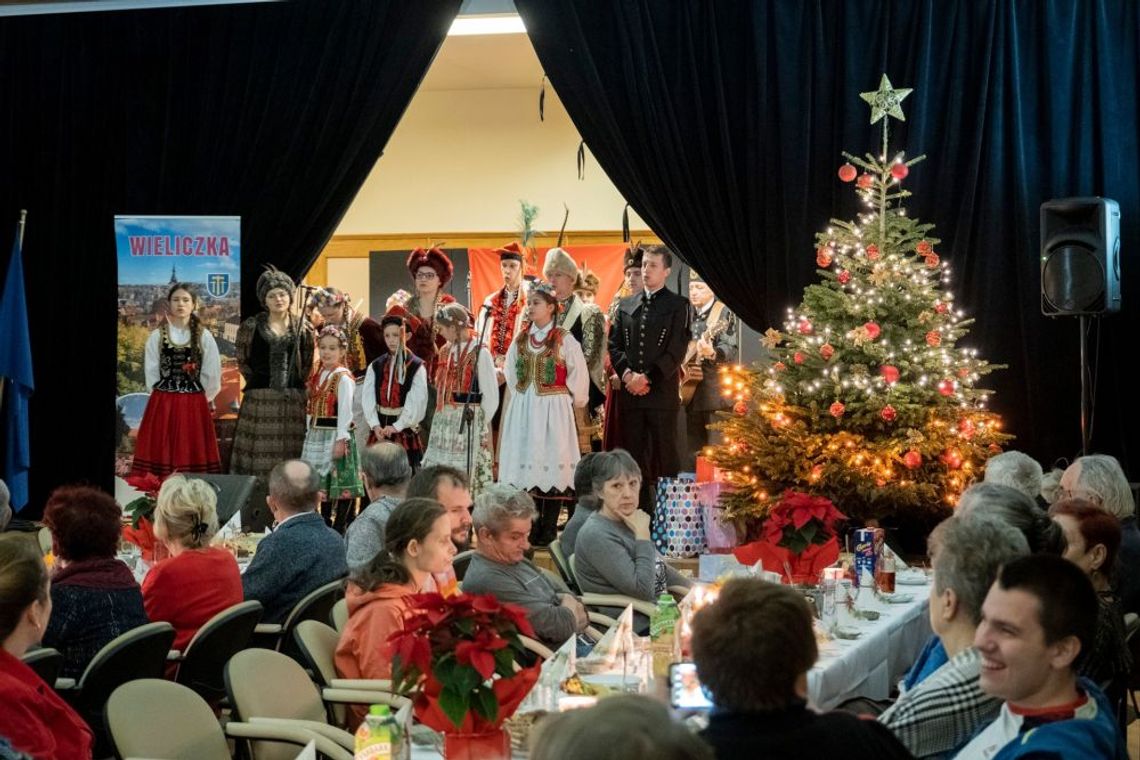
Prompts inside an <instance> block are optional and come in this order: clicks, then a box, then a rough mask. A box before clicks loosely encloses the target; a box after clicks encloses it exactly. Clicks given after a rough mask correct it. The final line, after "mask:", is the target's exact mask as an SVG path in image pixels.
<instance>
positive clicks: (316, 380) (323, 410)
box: [306, 367, 352, 428]
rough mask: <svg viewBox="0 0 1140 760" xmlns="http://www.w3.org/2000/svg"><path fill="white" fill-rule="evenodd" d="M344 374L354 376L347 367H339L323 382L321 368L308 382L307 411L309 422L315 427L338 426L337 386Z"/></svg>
mask: <svg viewBox="0 0 1140 760" xmlns="http://www.w3.org/2000/svg"><path fill="white" fill-rule="evenodd" d="M342 375H348V376H349V377H351V376H352V373H351V372H349V371H348V369H347V368H345V367H337V368H336V369H334V370H333V371H332V372H330V373H329V376H328V377H327V378H325V381H324V382H321V370H320V369H317V371H316V372H314V373H313V374H312V375H311V376H310V377H309V381H308V382H307V383H306V385H307V386H308V390H309V402H308V406H307V408H306V412H307V413H308V415H309V418H310V419H309V424H311V425H312V426H313V427H332V428H335V427H336V420H337V388H338V387H339V385H340V378H341V376H342Z"/></svg>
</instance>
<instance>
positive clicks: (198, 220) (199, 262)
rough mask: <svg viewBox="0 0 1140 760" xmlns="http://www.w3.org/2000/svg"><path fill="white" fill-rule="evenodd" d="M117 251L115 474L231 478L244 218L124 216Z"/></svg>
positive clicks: (118, 220)
mask: <svg viewBox="0 0 1140 760" xmlns="http://www.w3.org/2000/svg"><path fill="white" fill-rule="evenodd" d="M115 245H116V249H117V251H118V256H117V258H118V265H119V344H118V399H117V402H116V407H117V409H118V420H119V421H118V430H117V435H118V446H117V448H116V456H115V474H116V475H118V476H120V477H127V476H129V475H136V476H139V475H145V474H148V473H150V474H154V475H156V476H158V477H159V478H161V477H164V476H166V475H168V474H169V473H171V472H173V471H179V472H221V462H220V457H219V455H218V445H217V434H216V432H215V420H220V419H227V418H231V419H232V418H233V417H234V416H235V415H236V414H237V409H238V403H239V394H240V392H241V374H240V372H239V371H238V366H237V346H236V341H237V332H238V326H239V325H240V323H241V280H240V272H241V266H240V264H241V217H237V216H116V217H115Z"/></svg>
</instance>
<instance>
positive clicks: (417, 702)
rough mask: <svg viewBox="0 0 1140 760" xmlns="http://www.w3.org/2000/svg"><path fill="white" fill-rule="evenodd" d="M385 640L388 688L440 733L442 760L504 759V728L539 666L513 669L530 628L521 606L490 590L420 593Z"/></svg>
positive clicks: (507, 750)
mask: <svg viewBox="0 0 1140 760" xmlns="http://www.w3.org/2000/svg"><path fill="white" fill-rule="evenodd" d="M411 605H412V612H411V614H410V615H409V616H408V617H407V619H406V620H405V621H404V628H403V630H401V631H397V632H396V633H394V634H392V635H391V636H390V637H389V639H388V641H389V645H390V647H391V652H392V679H393V686H394V688H395V689H396V691H397V692H398V693H407V694H409V695H411V696H412V699H413V703H414V707H415V714H416V718H417V719H418V720H419V721H420V722H421V723H423V724H425V725H427V726H430V727H431V728H433V729H435V730H436V731H440V732H442V733H443V735H444V757H446V758H448V760H454V758H486V759H487V760H492V759H497V758H504V760H505V759H506V758H509V757H510V740H509V737H508V736H507V733H506V731H504V730H503V728H502V725H503V721H505V720H506V719H507V718H509V717H510V716H511V715H512V714H514V711H515V710H516V709H518V706H519V705H520V704H521V703H522V701H523V699H524V698H525V697H526V695H527V693H528V692H529V691H530V690H531V687H533V686H534V683H535V681H536V680H537V679H538V674H539V672H540V670H541V664H536V665H533V666H531V667H526V668H521V669H516V665H515V662H516V660H517V658H518V656H520V655H523V654H524V652H525V651H526V649H525V647H523V644H522V641H521V639H520V638H519V637H520V636H533V635H534V630H533V629H532V628H531V626H530V623H529V622H528V621H527V619H526V612H525V611H524V610H523V609H522V608H521V607H516V606H514V605H510V604H501V603H500V602H499V601H498V600H497V599H496V598H495V597H494V596H491V595H489V594H488V595H473V594H457V595H454V596H450V597H445V596H442V595H440V594H418V595H416V596H413V597H412V598H411Z"/></svg>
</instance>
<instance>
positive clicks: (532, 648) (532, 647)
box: [519, 636, 554, 660]
mask: <svg viewBox="0 0 1140 760" xmlns="http://www.w3.org/2000/svg"><path fill="white" fill-rule="evenodd" d="M519 642H520V643H521V644H522V645H523V647H525V648H526V650H527V651H528V652H532V653H534V654H536V655H538V658H539V659H540V660H549V659H550V658H552V657H554V652H553V651H552V650H551V649H550V647H548V646H546V644H543V643H542V642H541V641H537V640H536V639H532V638H530V637H529V636H519Z"/></svg>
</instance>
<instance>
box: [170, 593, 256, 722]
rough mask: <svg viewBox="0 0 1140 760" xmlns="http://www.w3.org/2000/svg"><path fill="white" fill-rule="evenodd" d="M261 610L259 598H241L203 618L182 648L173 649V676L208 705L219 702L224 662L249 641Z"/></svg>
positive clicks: (223, 689)
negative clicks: (175, 671)
mask: <svg viewBox="0 0 1140 760" xmlns="http://www.w3.org/2000/svg"><path fill="white" fill-rule="evenodd" d="M261 613H262V606H261V602H254V601H250V602H241V603H240V604H235V605H234V606H233V607H229V608H227V609H224V610H222V611H221V612H219V613H218V614H217V615H214V616H213V617H212V618H210V619H209V620H207V621H206V623H205V624H204V625H203V626H202V627H201V628H199V629H198V632H197V633H195V634H194V638H192V639H190V643H189V644H188V645H187V646H186V651H185V652H182V653H174V657H173V659H176V660H177V661H178V675H177V676H176V678H175V679H174V680H175V681H177V682H178V683H180V684H182V685H183V686H188V687H190V688H191V689H193V690H194V691H195V692H196V693H197V694H198V695H199V696H200V697H202V698H203V699H205V700H206V701H207V702H209V703H210V704H211V705H213V704H217V703H218V702H220V701H221V699H222V698H223V697H224V696H225V695H226V683H225V677H224V676H223V671H224V670H225V667H226V663H227V662H229V659H230V658H231V657H233V656H234V655H235V654H237V653H238V652H240V651H241V650H243V649H245V648H246V646H248V645H249V641H250V637H251V636H252V635H253V629H254V628H255V627H256V626H257V623H258V621H259V620H261Z"/></svg>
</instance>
